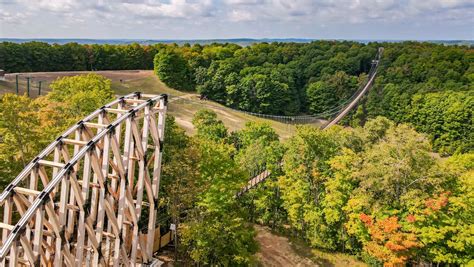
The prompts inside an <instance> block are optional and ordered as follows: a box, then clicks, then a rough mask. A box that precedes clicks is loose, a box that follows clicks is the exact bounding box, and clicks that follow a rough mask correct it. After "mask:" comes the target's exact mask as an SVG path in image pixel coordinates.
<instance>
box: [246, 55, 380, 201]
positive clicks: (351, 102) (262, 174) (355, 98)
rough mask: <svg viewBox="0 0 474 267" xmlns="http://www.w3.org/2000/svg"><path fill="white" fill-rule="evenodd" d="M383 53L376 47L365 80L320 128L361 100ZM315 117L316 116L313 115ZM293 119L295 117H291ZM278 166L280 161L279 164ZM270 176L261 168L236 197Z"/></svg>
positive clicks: (336, 120)
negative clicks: (376, 50)
mask: <svg viewBox="0 0 474 267" xmlns="http://www.w3.org/2000/svg"><path fill="white" fill-rule="evenodd" d="M382 54H383V47H380V48H379V49H378V52H377V55H376V57H375V59H374V60H372V66H371V68H370V71H369V73H368V77H367V81H366V83H365V84H364V85H363V86H361V88H360V89H359V90H357V92H356V93H355V94H354V95H353V96H352V97H351V98H350V99H349V101H346V102H345V103H346V105H345V106H342V107H341V108H340V109H338V110H336V112H333V114H336V116H335V117H334V118H332V119H331V120H330V121H328V122H327V123H326V124H324V125H323V126H322V127H321V129H322V130H326V129H328V128H329V127H331V126H333V125H335V124H337V123H338V122H339V121H340V120H341V119H342V118H344V117H345V116H346V115H347V113H349V111H351V110H352V109H353V108H354V107H355V106H356V105H357V103H358V102H359V101H360V100H361V98H362V97H363V96H364V95H365V94H366V93H367V91H369V90H370V88H372V85H373V83H374V80H375V77H376V76H377V70H378V67H379V64H380V59H381V57H382ZM314 118H317V117H314ZM293 120H295V119H293ZM279 165H280V166H281V165H282V163H280V164H279ZM270 176H271V171H270V170H268V169H263V170H262V171H259V172H258V174H257V175H256V176H253V177H251V178H250V179H249V180H248V182H247V184H246V185H245V186H244V187H242V189H241V190H240V192H238V193H237V197H240V196H241V195H243V194H245V193H246V192H247V191H249V190H250V189H252V188H254V187H256V186H258V185H259V184H260V183H262V182H264V181H265V180H267V179H268V178H269V177H270Z"/></svg>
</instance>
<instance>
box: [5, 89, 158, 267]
mask: <svg viewBox="0 0 474 267" xmlns="http://www.w3.org/2000/svg"><path fill="white" fill-rule="evenodd" d="M166 110H167V96H166V95H159V96H156V95H146V94H140V93H133V94H130V95H127V96H124V97H121V98H119V99H117V100H114V101H112V102H110V103H109V104H107V105H105V106H103V107H101V108H100V109H98V110H96V111H94V112H93V113H92V114H90V115H89V116H87V117H86V118H85V119H83V120H81V121H80V122H78V123H77V124H76V125H74V126H73V127H71V128H70V129H68V130H67V131H66V132H64V134H62V135H61V136H60V137H59V138H57V139H56V140H55V141H54V142H53V143H51V144H50V145H49V146H48V147H47V148H46V149H44V150H43V151H42V152H41V153H40V154H39V155H38V156H37V157H36V158H35V159H34V160H33V161H31V162H30V163H29V164H28V165H27V166H26V167H25V168H24V170H23V171H22V172H21V173H20V174H19V175H18V176H17V177H16V178H15V179H14V180H13V181H12V182H11V183H10V184H9V185H8V186H7V188H6V189H5V191H3V193H2V194H1V195H0V205H1V209H2V214H3V221H2V222H1V223H0V228H1V229H2V244H1V245H2V246H1V249H0V265H1V266H6V265H7V264H8V265H9V266H19V265H24V266H51V265H54V266H99V265H100V266H109V265H113V266H119V265H120V266H121V265H125V266H137V265H144V264H151V263H152V262H153V261H154V259H153V253H154V252H155V251H156V250H157V246H158V248H159V246H160V245H159V244H158V245H157V244H156V241H155V240H156V239H157V238H156V237H157V235H156V234H155V229H156V228H155V223H156V220H157V210H158V209H157V207H158V204H157V200H158V191H159V185H160V171H161V159H162V149H163V141H164V126H165V116H166ZM142 215H146V216H147V217H148V218H146V219H145V221H147V222H146V223H147V225H148V227H146V228H147V232H141V231H140V229H139V222H140V221H141V220H142V217H144V216H142ZM146 216H145V217H146ZM158 231H159V229H158ZM158 235H159V233H158ZM159 239H160V238H158V240H159ZM155 262H156V261H155Z"/></svg>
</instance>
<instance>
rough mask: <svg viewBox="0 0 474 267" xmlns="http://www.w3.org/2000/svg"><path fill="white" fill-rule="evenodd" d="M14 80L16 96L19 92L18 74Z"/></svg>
mask: <svg viewBox="0 0 474 267" xmlns="http://www.w3.org/2000/svg"><path fill="white" fill-rule="evenodd" d="M15 78H16V94H17V95H18V94H19V93H20V92H19V90H18V74H17V75H16V76H15Z"/></svg>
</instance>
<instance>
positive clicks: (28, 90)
mask: <svg viewBox="0 0 474 267" xmlns="http://www.w3.org/2000/svg"><path fill="white" fill-rule="evenodd" d="M26 92H27V93H26V94H27V96H28V97H30V77H26Z"/></svg>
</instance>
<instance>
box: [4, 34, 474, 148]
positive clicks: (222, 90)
mask: <svg viewBox="0 0 474 267" xmlns="http://www.w3.org/2000/svg"><path fill="white" fill-rule="evenodd" d="M378 47H384V53H383V56H382V61H381V66H380V68H379V71H378V76H377V78H376V80H375V84H374V89H373V90H371V91H370V93H369V94H368V95H367V96H366V97H365V98H364V99H363V101H362V103H361V104H360V105H359V106H358V108H357V109H356V110H355V111H353V112H352V113H351V114H350V116H348V118H347V119H346V120H345V121H344V124H346V125H351V126H356V125H359V126H362V125H364V123H365V122H366V121H367V120H368V119H370V118H375V117H377V116H384V117H387V118H389V119H390V120H393V121H394V122H396V123H409V124H411V125H412V126H413V127H414V128H415V129H416V130H417V131H420V132H423V133H426V134H428V136H429V138H430V141H431V143H432V145H433V149H434V151H436V152H439V153H441V154H443V155H452V154H454V153H458V152H461V153H462V152H468V151H472V149H473V148H474V134H473V133H474V128H473V125H474V123H473V122H472V120H473V119H472V110H474V49H473V48H472V47H469V46H456V45H453V46H444V45H442V44H433V43H427V42H425V43H420V42H402V43H376V42H373V43H369V44H367V45H365V44H361V43H357V42H350V41H314V42H311V43H258V44H254V45H250V46H246V47H241V46H238V45H236V44H217V43H214V44H209V45H199V44H195V45H192V46H191V45H189V44H184V45H182V46H178V45H176V44H168V45H167V44H156V45H139V44H130V45H107V44H106V45H79V44H75V43H70V44H65V45H56V44H53V45H50V44H47V43H41V42H29V43H23V44H16V43H9V42H3V43H0V58H2V59H3V60H1V61H0V69H4V70H6V71H7V72H29V71H61V70H123V69H154V70H155V72H156V74H157V75H158V76H159V77H160V79H161V80H162V81H163V82H164V83H166V84H167V85H168V86H170V87H172V88H175V89H179V90H185V91H197V92H199V93H200V94H202V95H204V96H206V97H207V98H208V99H212V100H214V101H217V102H220V103H222V104H225V105H227V106H229V107H232V108H235V109H239V110H245V111H251V112H255V113H263V114H274V115H301V114H315V115H317V114H321V113H324V112H325V111H327V110H333V109H334V108H335V107H338V106H340V105H341V104H344V103H345V101H346V100H347V99H349V98H350V97H351V96H352V95H353V93H354V92H355V91H356V90H357V89H358V88H359V86H361V84H363V83H364V82H365V80H366V75H367V72H368V71H369V69H370V66H371V60H372V59H373V58H374V57H375V55H376V53H377V49H378ZM326 115H327V114H326ZM323 117H324V116H323Z"/></svg>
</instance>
